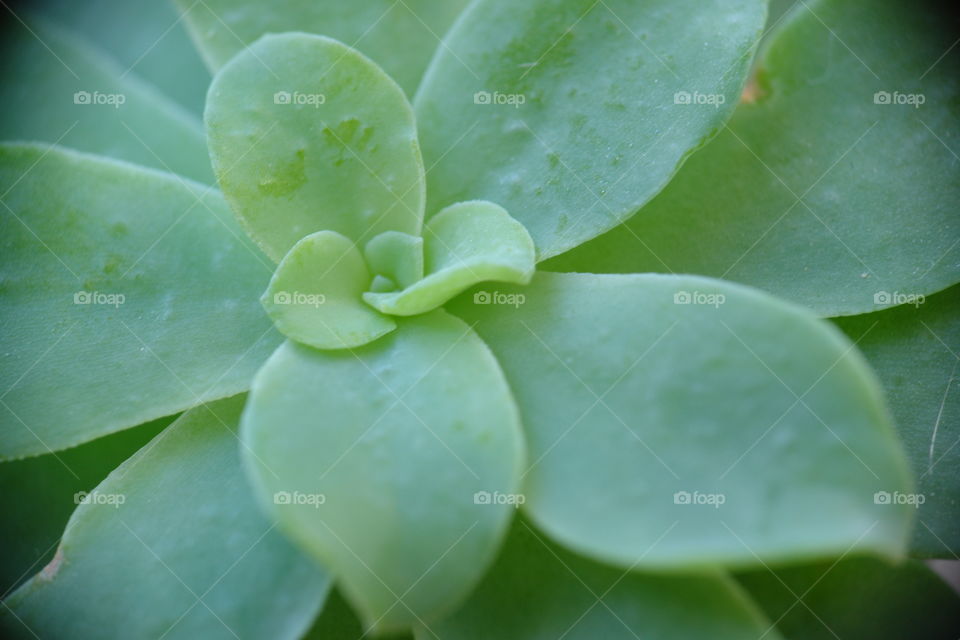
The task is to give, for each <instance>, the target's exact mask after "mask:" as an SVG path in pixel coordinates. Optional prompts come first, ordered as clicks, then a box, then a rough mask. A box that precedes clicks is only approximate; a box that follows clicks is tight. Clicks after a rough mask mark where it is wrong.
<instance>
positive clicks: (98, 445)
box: [0, 417, 173, 595]
mask: <svg viewBox="0 0 960 640" xmlns="http://www.w3.org/2000/svg"><path fill="white" fill-rule="evenodd" d="M171 422H173V418H170V417H167V418H160V419H159V420H154V421H153V422H149V423H147V424H145V425H142V426H141V427H140V428H137V429H127V430H126V431H120V432H118V433H114V434H111V435H109V436H105V437H103V438H98V439H96V440H94V441H93V442H87V443H85V444H82V445H80V446H79V447H75V448H73V449H66V450H64V451H61V452H59V453H49V454H47V455H44V456H37V457H35V458H27V459H25V460H16V461H12V462H4V463H3V464H0V500H2V502H0V511H2V512H3V517H4V520H5V523H4V526H3V527H2V528H0V547H2V548H3V558H2V560H0V595H6V594H7V592H9V591H12V590H13V588H14V587H17V586H19V585H20V583H21V582H22V581H23V580H26V579H27V578H29V577H30V576H31V575H33V574H34V573H36V572H37V571H39V570H40V569H41V568H43V565H44V564H46V563H47V562H49V561H50V560H51V559H52V558H53V552H54V548H55V547H56V546H57V544H58V543H59V542H60V536H61V535H62V534H63V529H64V527H66V526H67V520H68V519H69V518H70V514H71V513H73V510H74V509H76V508H77V502H76V498H77V493H78V492H80V491H91V490H92V489H93V488H94V487H96V486H97V485H98V484H100V482H101V481H102V480H103V479H104V478H105V477H107V474H108V473H110V472H111V471H113V470H114V468H116V467H117V465H119V464H120V463H121V462H123V461H124V460H126V459H127V458H129V457H130V456H131V455H133V454H134V453H135V452H136V451H137V449H139V448H140V447H142V446H143V445H145V444H146V443H147V442H149V441H150V440H151V439H152V438H153V437H154V436H155V435H157V434H158V433H160V431H162V430H163V429H164V428H165V427H166V426H167V425H169V424H170V423H171Z"/></svg>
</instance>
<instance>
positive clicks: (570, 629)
mask: <svg viewBox="0 0 960 640" xmlns="http://www.w3.org/2000/svg"><path fill="white" fill-rule="evenodd" d="M769 626H770V624H769V622H767V621H766V620H764V618H763V615H762V614H761V613H760V612H759V611H758V610H757V609H756V608H755V607H754V605H753V604H752V603H751V602H750V601H749V600H748V599H747V598H746V597H745V596H744V594H743V593H742V591H741V590H740V589H739V588H738V586H737V584H736V583H735V582H734V581H733V580H731V579H730V578H728V577H727V576H725V575H724V574H722V573H719V572H705V573H702V574H694V575H686V576H670V575H656V574H643V573H638V572H627V573H624V572H623V571H622V570H620V569H614V568H613V567H607V566H604V565H600V564H596V563H594V562H591V561H589V560H586V559H584V558H582V557H579V556H575V555H574V554H572V553H570V552H569V551H567V550H565V549H563V548H561V547H559V546H557V545H555V544H553V543H551V542H548V541H547V540H546V539H545V538H544V537H543V536H542V534H540V533H538V532H536V531H535V530H534V529H532V528H531V527H530V526H529V525H528V524H527V523H526V522H525V521H524V520H521V519H518V521H517V523H516V524H515V525H514V527H513V529H512V531H511V533H510V536H509V537H508V538H507V543H506V544H505V545H504V548H503V551H502V552H501V553H500V557H499V558H498V559H497V561H496V563H495V564H494V566H493V568H492V569H491V570H490V572H489V573H488V574H487V576H486V577H485V578H484V580H483V582H481V583H480V586H479V587H478V588H477V589H476V591H474V593H473V595H471V596H470V599H469V600H468V601H467V602H466V604H464V605H463V606H462V607H460V609H458V610H457V611H456V612H455V613H454V614H453V615H452V616H450V617H449V618H447V619H445V620H443V621H441V622H439V623H438V624H433V625H430V626H429V627H428V628H420V629H419V630H418V633H417V638H418V639H419V640H437V639H439V640H487V639H488V638H511V640H555V639H556V638H564V639H565V640H597V639H598V638H603V639H604V640H636V639H637V638H656V639H657V640H688V639H689V638H711V639H714V640H734V639H738V640H740V639H742V640H757V638H759V637H763V638H767V639H769V640H779V637H780V636H779V635H778V634H777V633H776V631H769V632H767V631H768V629H769ZM764 632H767V633H764Z"/></svg>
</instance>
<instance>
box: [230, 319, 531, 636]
mask: <svg viewBox="0 0 960 640" xmlns="http://www.w3.org/2000/svg"><path fill="white" fill-rule="evenodd" d="M397 325H398V328H397V330H396V331H394V332H393V333H391V334H388V335H386V336H384V337H383V338H380V339H379V340H377V341H376V342H374V343H372V344H369V345H366V346H365V347H363V348H361V349H357V350H355V351H350V352H343V351H316V350H313V349H309V348H307V347H303V346H299V345H297V344H296V343H292V342H287V343H285V344H284V345H283V346H281V347H280V348H279V349H278V350H277V352H276V353H274V355H273V356H271V358H270V359H269V360H268V361H267V364H266V365H264V367H263V369H261V371H260V373H258V374H257V377H256V378H255V379H254V383H253V388H252V391H251V394H250V401H249V403H248V405H247V409H246V411H245V412H244V415H243V439H244V442H245V443H246V445H247V447H248V448H247V449H246V451H247V453H248V455H247V456H246V461H247V463H248V465H249V468H250V470H251V475H252V477H253V478H254V484H255V485H257V486H258V487H259V489H260V494H261V495H262V496H263V498H264V503H265V504H266V506H267V508H268V509H269V510H270V511H271V512H272V513H273V514H274V516H275V517H276V518H277V519H278V520H279V521H280V524H281V527H283V528H284V530H285V531H286V532H287V533H288V534H289V535H290V536H291V538H293V539H294V540H296V541H297V543H298V544H299V545H300V546H301V547H303V548H304V549H305V550H307V551H309V552H310V553H312V554H313V555H314V556H315V557H316V558H318V559H320V560H322V561H323V564H324V565H325V566H327V567H329V568H330V570H331V571H332V572H333V573H334V574H335V575H336V576H337V580H338V585H339V586H340V588H341V589H342V590H343V593H344V594H345V595H346V597H347V598H348V600H349V601H350V602H351V604H352V605H353V606H354V607H355V608H356V610H357V612H358V613H359V614H360V616H361V618H362V619H363V622H364V626H365V628H367V629H368V630H373V631H374V632H383V631H394V630H403V629H405V628H409V627H410V626H411V625H412V624H413V623H416V622H418V621H420V620H423V621H426V622H428V623H429V622H430V621H431V620H433V619H435V618H436V617H437V615H439V614H440V613H442V612H444V611H445V610H446V609H449V608H450V607H451V606H453V605H455V604H457V603H458V602H459V601H460V600H462V599H463V598H465V597H466V595H467V594H468V593H469V592H470V590H471V589H472V588H473V587H474V585H475V584H476V582H477V581H478V580H479V579H480V576H481V575H482V573H483V571H484V570H485V569H486V567H487V564H488V562H489V561H491V560H492V559H493V556H494V553H495V552H496V549H497V547H498V545H499V543H500V540H501V538H502V536H503V535H504V533H505V530H506V528H507V525H508V522H509V519H510V515H511V512H512V511H513V509H511V507H510V506H509V505H508V504H505V503H503V502H501V501H498V499H495V496H509V495H511V494H512V493H513V492H515V491H516V490H517V487H518V480H519V474H520V468H521V466H522V464H523V456H524V446H523V436H522V433H521V431H520V423H519V419H518V416H517V410H516V407H515V405H514V403H513V399H512V398H511V397H510V390H509V389H508V388H507V385H506V382H505V381H504V379H503V374H502V373H501V372H500V369H499V367H498V366H497V363H496V361H495V360H494V359H493V356H492V355H491V354H490V352H489V350H488V349H487V348H486V347H485V346H484V344H483V343H482V342H481V341H480V339H479V338H477V336H476V335H475V334H474V333H473V332H471V331H470V328H469V327H467V326H466V325H465V324H463V323H462V322H460V321H459V320H457V319H456V318H453V317H452V316H449V315H447V314H445V313H444V312H443V311H440V310H437V311H435V312H433V313H431V314H429V315H423V316H417V317H414V318H400V319H398V320H397ZM482 492H486V495H487V496H488V497H491V500H489V501H484V500H483V498H482V497H481V496H482V495H483V493H482Z"/></svg>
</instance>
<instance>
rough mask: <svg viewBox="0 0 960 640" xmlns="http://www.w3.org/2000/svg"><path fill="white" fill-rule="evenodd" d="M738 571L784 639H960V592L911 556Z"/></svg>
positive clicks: (740, 578) (751, 593) (857, 559)
mask: <svg viewBox="0 0 960 640" xmlns="http://www.w3.org/2000/svg"><path fill="white" fill-rule="evenodd" d="M738 579H739V580H740V582H741V584H743V586H744V587H746V589H747V591H749V593H750V595H751V596H752V597H753V598H754V599H755V600H756V602H757V603H758V604H759V605H760V606H761V607H762V608H763V610H764V611H766V613H767V615H768V616H769V617H770V619H771V620H776V621H777V629H778V630H779V631H780V633H782V634H783V636H784V637H785V638H787V640H837V639H838V638H839V639H841V640H858V639H860V638H871V639H872V640H904V639H905V638H918V639H919V638H923V640H956V638H957V631H958V630H960V597H958V596H957V594H956V592H955V591H953V589H951V588H950V587H949V586H947V585H946V584H945V583H944V582H943V580H941V579H940V578H939V577H938V576H937V575H936V574H935V573H933V572H932V571H931V570H930V569H928V568H927V567H925V566H923V564H921V563H920V562H917V561H913V560H911V561H908V562H906V563H904V564H901V565H890V564H887V563H886V562H883V561H882V560H878V559H876V558H856V559H846V560H841V561H839V562H837V561H832V560H831V561H829V562H821V563H818V564H815V565H808V566H800V567H790V568H782V569H777V570H776V571H770V570H766V569H765V570H758V571H755V572H752V573H747V574H742V575H740V576H738Z"/></svg>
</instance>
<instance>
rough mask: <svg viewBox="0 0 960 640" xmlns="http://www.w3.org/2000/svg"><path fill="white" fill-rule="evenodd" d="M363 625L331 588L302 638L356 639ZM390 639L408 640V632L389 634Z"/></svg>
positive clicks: (306, 639) (360, 633)
mask: <svg viewBox="0 0 960 640" xmlns="http://www.w3.org/2000/svg"><path fill="white" fill-rule="evenodd" d="M363 637H364V635H363V626H362V625H361V624H360V620H358V619H357V616H356V614H354V612H353V610H352V609H351V608H350V605H348V604H347V601H346V600H344V599H343V596H342V595H340V591H339V590H338V589H331V591H330V594H329V595H328V596H327V601H326V602H324V604H323V611H321V612H320V616H319V617H318V618H317V619H316V620H315V621H314V623H313V627H311V628H310V631H308V632H307V635H305V636H303V640H358V639H359V638H363ZM389 638H390V640H409V639H411V638H412V636H410V635H409V634H402V635H399V636H398V635H390V636H389Z"/></svg>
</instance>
